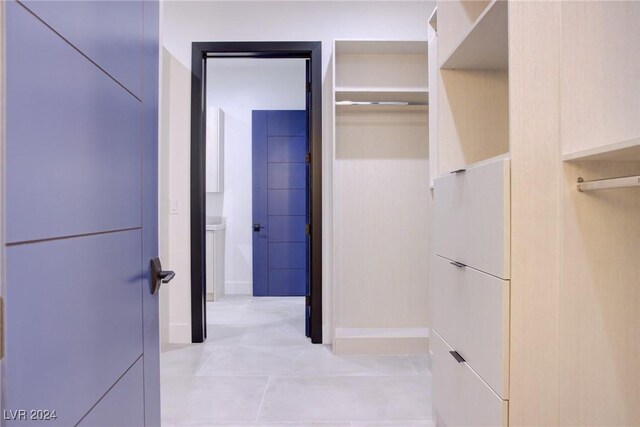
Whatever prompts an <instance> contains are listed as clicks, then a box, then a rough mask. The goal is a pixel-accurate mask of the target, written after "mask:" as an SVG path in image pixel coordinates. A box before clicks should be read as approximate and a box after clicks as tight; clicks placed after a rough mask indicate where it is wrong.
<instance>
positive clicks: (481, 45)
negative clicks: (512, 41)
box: [440, 0, 509, 70]
mask: <svg viewBox="0 0 640 427" xmlns="http://www.w3.org/2000/svg"><path fill="white" fill-rule="evenodd" d="M507 9H508V2H507V1H505V0H493V1H492V2H491V3H489V5H488V6H487V8H486V9H485V10H484V12H482V14H481V15H480V16H479V17H478V19H477V20H476V21H475V22H474V23H473V25H472V26H471V28H470V29H469V31H468V32H467V33H466V34H465V35H464V37H462V39H461V40H460V41H459V42H458V43H457V44H456V45H455V47H454V48H453V50H452V51H451V53H450V54H449V56H448V57H446V58H445V60H444V61H443V62H442V64H441V65H440V68H442V69H459V70H506V69H507V68H508V62H509V58H508V33H507V25H508V19H507Z"/></svg>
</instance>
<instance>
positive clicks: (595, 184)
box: [578, 175, 640, 192]
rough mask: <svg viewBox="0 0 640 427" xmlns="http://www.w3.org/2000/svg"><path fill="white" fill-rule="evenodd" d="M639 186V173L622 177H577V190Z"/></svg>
mask: <svg viewBox="0 0 640 427" xmlns="http://www.w3.org/2000/svg"><path fill="white" fill-rule="evenodd" d="M625 187H640V175H638V176H625V177H622V178H610V179H598V180H595V181H585V180H584V179H582V178H578V191H580V192H583V191H593V190H606V189H609V188H625Z"/></svg>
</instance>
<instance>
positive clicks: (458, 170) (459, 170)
mask: <svg viewBox="0 0 640 427" xmlns="http://www.w3.org/2000/svg"><path fill="white" fill-rule="evenodd" d="M466 171H467V170H466V169H464V168H463V169H456V170H454V171H451V173H463V172H466Z"/></svg>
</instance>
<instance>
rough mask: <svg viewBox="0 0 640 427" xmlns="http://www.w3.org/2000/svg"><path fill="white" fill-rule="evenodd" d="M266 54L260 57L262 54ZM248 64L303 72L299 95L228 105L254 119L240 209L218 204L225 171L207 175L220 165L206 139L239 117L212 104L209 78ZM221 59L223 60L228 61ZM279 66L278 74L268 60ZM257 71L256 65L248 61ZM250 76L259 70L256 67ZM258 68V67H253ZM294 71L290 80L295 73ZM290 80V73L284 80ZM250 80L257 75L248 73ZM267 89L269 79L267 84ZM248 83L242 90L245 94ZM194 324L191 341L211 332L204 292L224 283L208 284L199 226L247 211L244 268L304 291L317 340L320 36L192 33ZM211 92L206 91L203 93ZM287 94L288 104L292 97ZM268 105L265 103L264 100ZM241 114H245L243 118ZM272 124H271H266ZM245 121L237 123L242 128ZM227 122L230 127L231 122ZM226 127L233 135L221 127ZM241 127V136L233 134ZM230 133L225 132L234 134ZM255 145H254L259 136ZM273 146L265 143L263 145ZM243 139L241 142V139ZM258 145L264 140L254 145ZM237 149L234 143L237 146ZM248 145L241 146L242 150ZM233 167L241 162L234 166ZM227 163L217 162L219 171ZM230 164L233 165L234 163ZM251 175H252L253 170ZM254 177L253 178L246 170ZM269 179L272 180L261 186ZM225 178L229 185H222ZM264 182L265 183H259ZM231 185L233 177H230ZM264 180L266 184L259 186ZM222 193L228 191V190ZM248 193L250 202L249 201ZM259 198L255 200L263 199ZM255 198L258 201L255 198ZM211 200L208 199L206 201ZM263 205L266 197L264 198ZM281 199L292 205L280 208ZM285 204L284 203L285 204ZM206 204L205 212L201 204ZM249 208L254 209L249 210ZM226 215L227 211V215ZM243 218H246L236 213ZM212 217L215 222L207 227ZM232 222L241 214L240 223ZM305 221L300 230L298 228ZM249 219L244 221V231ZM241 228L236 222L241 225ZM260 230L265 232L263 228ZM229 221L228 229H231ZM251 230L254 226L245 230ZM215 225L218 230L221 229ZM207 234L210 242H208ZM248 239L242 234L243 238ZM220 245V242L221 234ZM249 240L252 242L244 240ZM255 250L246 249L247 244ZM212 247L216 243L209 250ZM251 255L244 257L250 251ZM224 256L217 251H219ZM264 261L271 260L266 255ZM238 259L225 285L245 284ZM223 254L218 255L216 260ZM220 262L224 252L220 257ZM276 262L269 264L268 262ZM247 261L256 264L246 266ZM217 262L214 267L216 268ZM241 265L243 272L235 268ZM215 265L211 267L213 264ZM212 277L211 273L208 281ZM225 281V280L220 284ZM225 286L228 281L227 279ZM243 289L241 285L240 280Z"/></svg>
mask: <svg viewBox="0 0 640 427" xmlns="http://www.w3.org/2000/svg"><path fill="white" fill-rule="evenodd" d="M267 59H268V60H270V61H264V60H267ZM241 65H245V66H246V67H244V69H249V70H250V69H251V67H254V68H258V69H260V68H261V70H260V71H262V72H263V73H264V74H267V73H268V70H269V69H271V72H273V75H279V79H280V81H283V75H286V73H287V72H288V73H295V72H296V71H295V70H296V69H297V70H299V71H300V72H301V74H300V79H301V80H300V85H301V86H302V87H301V90H302V93H301V94H299V95H296V96H297V101H291V100H289V103H288V104H287V102H284V104H282V103H280V104H278V103H276V104H274V105H263V106H262V108H261V106H260V104H259V103H258V104H255V106H253V107H251V110H253V111H249V110H247V104H251V102H245V105H244V106H243V108H244V111H243V112H242V113H240V112H239V111H240V110H239V109H238V108H240V107H238V105H239V104H242V101H241V100H237V99H236V105H233V106H232V107H230V108H232V109H233V108H235V107H238V108H236V111H234V113H235V115H236V118H237V117H238V116H239V115H243V114H244V115H246V114H247V113H249V112H251V113H252V118H251V122H252V126H245V127H244V131H247V129H248V128H250V129H251V132H252V136H251V138H252V141H251V144H252V148H251V146H250V147H249V149H250V153H249V156H250V157H251V158H252V161H251V162H247V163H246V164H245V165H244V169H245V170H244V171H242V172H241V174H240V175H242V176H239V177H234V182H235V184H237V183H238V181H242V180H243V179H244V180H245V184H247V183H246V180H247V179H252V185H251V188H252V191H251V190H250V191H251V192H252V194H246V192H245V194H243V195H242V197H244V198H245V199H246V198H247V197H249V202H248V203H246V202H245V203H242V200H238V198H237V196H238V194H236V195H235V196H234V199H235V200H234V202H233V203H234V204H235V205H236V207H237V208H238V209H236V210H232V211H230V210H229V209H228V208H229V207H227V208H223V205H224V204H226V203H227V201H226V200H225V199H224V198H223V196H222V194H224V191H225V187H227V186H228V185H229V183H225V182H224V176H225V175H226V176H227V177H229V174H228V173H214V174H211V173H209V174H207V164H208V163H209V164H211V163H214V164H216V165H217V164H220V161H221V158H223V156H224V154H222V153H223V151H222V149H221V145H220V144H218V143H217V141H216V142H212V140H214V139H215V137H216V135H217V134H222V133H221V131H220V130H221V128H222V126H229V125H232V126H233V125H236V127H237V126H238V125H239V123H237V122H236V123H233V117H231V116H230V117H228V118H229V119H231V120H232V121H229V122H228V123H227V117H226V114H225V112H224V109H223V108H220V106H216V105H215V104H216V102H215V101H214V102H211V101H212V100H213V97H214V96H213V95H212V94H216V93H220V92H212V89H214V87H213V86H218V89H219V90H220V85H219V83H220V81H218V79H217V78H218V77H221V76H222V75H223V74H224V73H225V72H226V73H227V74H229V73H231V74H232V75H234V74H235V75H236V77H235V80H238V79H237V72H235V71H234V69H235V70H237V69H238V66H241ZM225 67H226V68H225ZM274 67H275V68H278V67H280V68H281V69H280V73H278V71H277V70H273V68H274ZM254 71H255V69H254ZM254 75H255V73H254ZM258 76H260V74H258ZM291 78H292V79H294V80H295V78H296V77H293V74H291ZM284 80H286V78H285V79H284ZM253 84H260V83H257V82H252V85H253ZM272 89H273V88H272ZM248 91H250V88H247V89H246V90H245V91H244V92H245V93H242V94H238V97H245V98H250V97H251V94H250V93H248ZM191 97H192V98H191V99H192V103H191V323H192V342H194V343H198V342H204V341H205V339H206V337H207V330H206V325H207V319H206V316H207V309H206V302H207V298H208V297H209V298H211V297H214V298H215V294H216V293H217V294H220V293H221V292H224V290H222V291H216V290H214V289H213V288H212V287H209V289H207V285H206V284H207V280H206V278H207V272H208V273H209V276H210V278H211V268H210V267H209V271H207V257H211V256H212V254H211V252H212V247H213V246H212V245H213V244H214V243H213V238H209V237H208V234H207V237H205V230H206V229H208V228H211V229H212V230H211V231H213V232H212V233H209V234H211V235H214V234H215V233H216V231H215V230H221V229H223V232H225V231H224V228H225V227H226V226H225V220H224V219H223V217H224V216H225V215H224V214H223V212H224V211H225V210H226V212H234V213H238V211H239V210H241V211H243V212H241V213H238V216H237V217H236V216H235V215H234V218H233V219H232V222H234V221H237V220H238V217H244V222H247V218H248V217H247V215H249V213H250V214H251V215H250V217H251V223H250V224H243V225H245V226H247V227H242V228H243V229H242V230H241V231H240V233H239V234H238V236H241V238H243V239H245V240H247V236H252V237H251V240H252V242H251V241H250V242H249V244H245V245H244V251H245V254H244V255H245V256H244V257H242V256H240V257H236V258H244V261H245V263H246V261H247V259H249V260H250V259H251V258H253V262H252V263H250V265H246V266H245V267H246V268H245V271H244V274H245V276H246V274H250V275H251V276H250V279H249V280H250V281H251V283H253V284H254V285H253V289H250V290H251V291H252V293H253V295H256V296H260V295H262V296H269V295H271V296H277V295H300V296H304V304H305V306H304V313H305V318H306V332H307V334H306V335H307V336H308V337H310V338H311V342H312V343H322V197H321V192H322V187H321V182H322V164H321V160H322V140H321V133H322V132H321V129H322V122H321V120H322V116H321V106H322V100H321V44H320V42H196V43H193V50H192V93H191ZM208 98H209V99H208ZM291 102H293V104H291ZM264 107H266V108H264ZM246 121H247V120H246V117H245V122H246ZM269 124H270V126H269ZM241 128H242V126H240V127H237V129H241ZM230 130H231V129H227V131H230ZM224 134H225V135H233V133H231V132H224ZM234 136H236V137H237V136H238V135H234ZM231 142H232V141H227V143H231ZM256 144H257V145H256ZM267 145H268V147H269V149H268V150H266V147H267ZM245 146H246V143H245ZM256 147H263V148H265V149H263V150H262V152H260V151H261V150H259V149H258V150H257V149H256ZM233 149H234V150H236V152H237V147H235V146H234V147H233ZM245 154H246V153H245ZM234 166H235V167H236V168H237V166H238V163H235V164H234V165H233V166H232V165H229V167H234ZM224 169H226V168H225V167H222V168H218V169H217V171H218V172H220V171H221V170H224ZM236 172H239V171H237V170H236ZM255 175H257V176H255ZM247 177H250V178H247ZM267 183H268V185H267ZM225 184H226V185H225ZM262 184H264V185H262ZM232 186H233V187H235V188H234V192H235V193H237V188H238V186H237V185H233V184H232ZM261 187H262V188H261ZM294 196H295V197H294ZM224 197H227V196H226V195H225V196H224ZM267 197H271V199H273V200H274V201H275V200H276V197H279V198H280V199H281V200H285V199H290V200H289V201H292V202H293V201H294V200H293V199H295V200H296V201H297V202H296V203H283V202H282V201H279V202H278V203H272V204H273V206H274V207H272V208H270V207H269V205H268V204H267V203H266V198H267ZM251 198H253V204H252V201H251ZM263 199H264V201H265V203H261V200H263ZM256 200H258V203H256ZM207 205H208V208H207ZM262 205H264V206H262ZM287 206H291V209H292V210H287V211H286V212H285V211H283V209H284V208H286V207H287ZM285 210H286V209H285ZM207 211H208V212H207ZM249 211H251V212H249ZM229 219H230V218H226V222H229ZM240 222H242V221H240ZM208 223H211V226H209V227H208V226H207V224H208ZM236 225H238V224H237V222H236ZM300 226H302V230H303V231H302V234H300V233H299V231H300V228H301V227H300ZM244 228H250V230H244ZM237 229H238V227H236V229H235V230H236V231H237ZM263 230H264V231H263ZM229 231H230V230H229V229H227V230H226V232H227V233H229ZM247 231H249V232H250V233H251V234H249V233H247ZM220 234H221V233H219V232H218V235H220ZM209 240H211V241H209ZM245 243H247V242H245ZM218 245H219V243H218ZM248 248H250V249H248ZM247 250H249V251H251V254H247V253H246V251H247ZM214 252H215V251H214ZM247 255H248V256H247ZM219 259H220V258H218V260H219ZM266 260H270V261H271V262H267V261H266ZM242 261H243V260H242V259H240V265H234V266H233V267H232V268H236V270H237V271H236V272H235V273H233V274H234V275H235V276H234V283H232V284H231V285H230V286H239V287H243V286H245V287H246V285H247V284H248V280H246V277H245V278H244V279H241V280H238V279H237V277H238V274H242V265H241V264H242ZM218 262H220V261H218ZM222 262H224V260H223V261H222ZM270 267H273V268H270ZM252 269H253V272H251V270H252ZM218 271H219V270H218ZM238 272H240V273H238ZM214 274H215V273H214ZM214 283H215V280H214ZM222 286H224V283H223V285H222ZM223 289H224V288H223ZM245 291H246V289H245Z"/></svg>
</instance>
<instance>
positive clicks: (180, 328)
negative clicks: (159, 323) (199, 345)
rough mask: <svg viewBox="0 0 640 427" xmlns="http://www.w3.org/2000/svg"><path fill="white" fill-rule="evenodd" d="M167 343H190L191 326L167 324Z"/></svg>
mask: <svg viewBox="0 0 640 427" xmlns="http://www.w3.org/2000/svg"><path fill="white" fill-rule="evenodd" d="M169 343H171V344H189V343H191V325H189V324H186V323H169Z"/></svg>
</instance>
